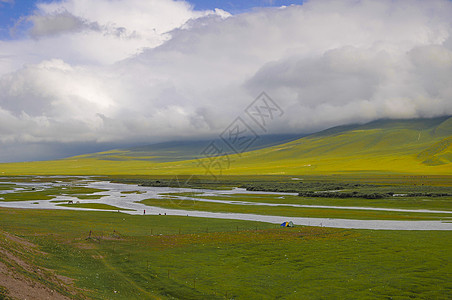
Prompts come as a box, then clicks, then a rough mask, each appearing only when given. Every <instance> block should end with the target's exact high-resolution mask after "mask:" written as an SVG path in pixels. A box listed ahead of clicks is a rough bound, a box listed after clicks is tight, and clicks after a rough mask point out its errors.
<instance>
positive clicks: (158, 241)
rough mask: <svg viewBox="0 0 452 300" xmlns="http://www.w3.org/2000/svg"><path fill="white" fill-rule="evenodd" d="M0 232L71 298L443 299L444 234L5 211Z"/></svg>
mask: <svg viewBox="0 0 452 300" xmlns="http://www.w3.org/2000/svg"><path fill="white" fill-rule="evenodd" d="M0 228H1V230H2V232H6V233H7V234H8V235H9V236H13V237H17V238H21V239H24V240H26V241H28V242H29V243H32V244H33V245H36V247H37V248H36V250H38V251H41V252H42V253H43V254H42V255H35V256H33V255H32V254H29V253H27V252H26V251H24V252H23V253H22V252H20V251H19V250H20V247H19V246H18V245H16V246H14V245H15V244H14V240H13V239H11V238H10V239H8V243H9V244H8V245H5V244H4V242H0V245H1V246H0V247H6V246H7V247H9V248H8V249H16V250H17V251H14V250H10V251H13V252H14V254H15V255H17V256H19V257H22V258H23V259H28V261H30V262H32V263H33V265H34V266H35V267H36V268H39V267H41V268H45V269H46V270H50V271H52V272H56V274H59V275H64V276H66V277H68V278H72V279H73V280H74V281H73V284H74V288H75V289H76V291H77V292H76V293H74V295H75V296H73V297H74V298H83V297H90V298H94V299H124V298H128V299H142V298H148V299H152V298H183V299H207V298H208V299H232V298H234V299H251V298H253V299H255V298H261V299H275V298H284V299H300V298H304V299H319V298H354V299H358V298H359V299H362V298H372V299H378V298H389V297H393V298H394V299H398V298H399V299H403V298H418V299H448V298H449V297H450V295H451V292H452V285H451V284H450V280H449V279H450V270H451V264H452V258H451V256H450V251H451V250H452V248H451V244H450V242H449V241H450V238H451V233H450V232H397V231H366V230H341V229H328V228H312V227H298V228H276V227H275V225H271V224H265V223H258V222H243V221H232V220H213V219H196V218H190V217H170V216H146V217H143V216H129V215H124V214H121V213H108V212H72V211H42V210H11V209H0ZM90 232H91V235H90ZM2 240H3V239H2ZM395 241H397V242H395ZM14 247H16V248H14ZM2 253H4V252H0V258H1V259H2V261H3V260H6V259H5V258H4V257H3V256H2ZM44 253H45V254H44ZM27 274H28V275H27ZM23 275H24V276H25V275H27V276H31V275H32V274H29V273H27V272H26V271H23ZM34 276H35V278H34V280H36V281H38V282H41V283H42V284H48V285H51V283H49V282H46V281H45V280H44V279H43V278H42V276H41V277H40V276H39V274H38V275H34ZM40 280H42V281H40ZM53 288H55V289H56V287H53ZM59 292H60V293H62V294H65V293H66V294H67V293H69V291H67V290H65V289H62V288H60V289H59Z"/></svg>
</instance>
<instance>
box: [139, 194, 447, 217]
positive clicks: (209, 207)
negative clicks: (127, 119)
mask: <svg viewBox="0 0 452 300" xmlns="http://www.w3.org/2000/svg"><path fill="white" fill-rule="evenodd" d="M140 203H143V204H145V205H148V206H157V207H161V208H167V209H183V210H196V211H209V212H223V213H243V214H258V215H271V216H287V217H306V218H333V219H356V220H439V219H447V218H452V215H450V214H439V213H415V212H393V211H372V210H348V209H330V208H300V207H291V206H264V205H239V204H224V203H213V202H203V201H193V200H180V199H176V200H175V199H146V200H142V201H140Z"/></svg>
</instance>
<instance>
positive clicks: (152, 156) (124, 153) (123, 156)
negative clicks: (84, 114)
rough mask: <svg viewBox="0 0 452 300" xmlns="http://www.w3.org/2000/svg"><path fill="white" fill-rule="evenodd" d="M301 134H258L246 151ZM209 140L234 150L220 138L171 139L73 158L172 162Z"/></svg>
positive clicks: (194, 153) (200, 148) (196, 153)
mask: <svg viewBox="0 0 452 300" xmlns="http://www.w3.org/2000/svg"><path fill="white" fill-rule="evenodd" d="M300 137H302V135H300V134H298V135H294V134H274V135H263V136H259V137H258V138H257V139H256V141H255V142H254V143H253V144H252V145H251V146H250V147H249V149H247V150H248V151H253V150H258V149H263V148H267V147H271V146H275V145H279V144H283V143H288V142H291V141H294V140H297V139H299V138H300ZM211 142H214V143H215V144H217V145H219V144H221V145H222V146H223V147H222V149H223V153H224V154H233V153H234V151H233V150H232V149H231V148H229V147H227V145H224V143H223V142H222V141H221V139H213V140H201V141H171V142H165V143H158V144H152V145H145V146H140V147H133V148H126V149H117V150H111V151H105V152H99V153H93V154H87V155H79V156H74V157H73V158H75V159H86V158H96V159H102V160H114V161H129V160H142V161H154V162H172V161H182V160H191V159H196V158H198V157H200V156H201V153H202V152H203V151H204V149H206V147H208V146H209V144H210V143H211Z"/></svg>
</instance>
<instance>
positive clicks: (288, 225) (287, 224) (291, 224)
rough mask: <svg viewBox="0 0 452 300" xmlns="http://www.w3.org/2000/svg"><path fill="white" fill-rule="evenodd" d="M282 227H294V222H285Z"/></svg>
mask: <svg viewBox="0 0 452 300" xmlns="http://www.w3.org/2000/svg"><path fill="white" fill-rule="evenodd" d="M281 226H282V227H293V222H292V221H289V222H284V223H282V224H281Z"/></svg>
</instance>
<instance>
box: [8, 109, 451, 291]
mask: <svg viewBox="0 0 452 300" xmlns="http://www.w3.org/2000/svg"><path fill="white" fill-rule="evenodd" d="M451 136H452V118H450V117H443V118H436V119H419V120H392V121H391V120H383V121H376V122H372V123H369V124H364V125H350V126H342V127H336V128H332V129H329V130H326V131H323V132H320V133H317V134H313V135H309V136H306V137H303V138H301V139H297V140H291V141H286V140H284V143H282V144H279V145H274V144H267V145H266V146H265V147H254V148H250V149H251V150H252V151H249V152H246V153H241V154H228V155H227V156H225V157H221V158H219V157H217V158H215V159H218V160H219V161H221V162H224V161H226V160H228V161H229V163H228V166H227V168H224V169H222V170H221V172H219V173H218V174H214V175H216V176H209V174H207V175H206V170H205V169H203V168H202V167H200V165H199V161H197V158H199V155H198V153H201V152H202V150H203V147H204V146H203V145H202V144H201V143H196V144H190V143H188V144H185V145H184V146H183V147H182V148H180V149H178V150H177V151H176V149H173V150H174V151H173V150H172V148H171V144H165V145H160V146H158V147H157V146H152V145H151V146H149V147H142V148H136V149H118V150H114V151H108V152H104V153H94V154H88V155H82V156H77V157H71V158H68V159H63V160H56V161H46V162H26V163H10V164H0V176H2V179H1V180H0V181H1V182H0V204H1V203H4V204H5V205H7V204H10V202H12V201H36V202H33V203H36V204H39V202H37V201H39V200H49V201H58V202H60V200H58V199H56V200H52V199H54V198H55V197H57V196H71V197H75V198H77V199H80V200H82V201H80V202H82V203H77V201H74V202H75V203H74V204H69V203H67V201H63V200H61V202H60V203H55V204H57V205H59V208H65V207H71V208H90V209H92V210H90V211H76V210H63V209H61V210H41V209H38V208H39V206H38V205H36V208H35V209H29V210H26V209H12V208H0V299H2V300H3V299H9V298H10V297H13V298H14V297H15V298H18V299H20V298H25V296H23V295H21V294H14V292H18V291H19V292H20V290H21V289H26V288H29V287H36V289H35V290H36V291H38V290H39V291H41V292H42V291H45V290H46V291H47V292H48V294H45V295H44V294H42V298H52V297H51V295H52V293H54V294H58V295H59V296H67V297H69V298H71V299H451V297H452V296H451V295H452V284H451V280H450V279H451V274H452V256H451V255H450V253H452V243H451V242H450V240H451V238H452V232H450V231H407V230H405V231H386V230H355V229H337V228H324V227H308V226H296V227H294V228H285V227H280V226H278V225H275V224H269V223H262V222H251V221H240V220H223V219H208V218H194V217H188V216H187V217H176V216H169V215H168V216H166V215H162V216H158V215H146V216H143V215H129V214H126V213H123V212H118V209H119V208H118V207H116V206H114V205H110V204H108V203H96V201H98V200H99V199H100V198H101V197H102V195H95V194H94V193H95V192H100V191H102V190H99V189H91V188H86V187H81V186H77V185H76V184H75V185H74V184H72V182H74V181H77V180H80V178H66V177H60V178H58V177H45V176H34V175H94V176H97V177H91V179H92V180H108V181H113V182H118V183H126V184H127V183H128V184H137V185H141V186H155V187H168V186H169V187H185V188H198V189H201V190H210V189H212V190H219V189H225V190H230V189H233V188H236V187H239V188H244V189H247V190H249V191H264V192H291V193H295V195H284V196H282V195H271V194H264V195H256V194H253V195H249V194H246V193H238V194H234V195H218V194H217V195H215V196H206V195H204V194H202V193H201V192H200V191H193V192H184V193H165V198H164V199H145V200H143V201H142V203H144V204H146V205H150V206H159V207H162V208H168V209H169V208H171V209H185V210H200V211H210V212H236V213H254V214H262V215H277V216H285V217H288V220H289V219H290V217H296V216H299V217H321V218H348V219H363V220H369V219H373V220H400V221H403V220H410V221H413V220H439V219H441V220H443V221H444V220H447V219H450V218H451V216H450V214H447V213H433V212H429V213H420V212H406V211H405V212H400V211H381V210H380V211H377V210H375V211H370V210H367V211H366V210H365V209H356V210H347V209H341V207H343V206H355V207H362V208H389V209H410V210H418V209H424V210H438V211H452V190H451V189H452V173H451V165H452V146H451V143H452V139H451ZM281 141H283V140H282V139H281ZM201 158H202V157H201ZM204 162H208V159H205V160H204ZM210 171H212V170H210ZM217 171H218V170H217ZM24 175H31V176H24ZM14 176H16V177H14ZM10 181H13V182H29V183H31V182H38V183H39V182H40V183H49V182H52V183H54V184H53V185H51V186H48V187H45V188H40V187H34V188H31V187H28V186H26V185H24V189H23V190H19V191H16V192H14V193H8V192H6V191H8V190H10V189H11V188H13V187H14V185H12V184H11V183H9V182H10ZM140 193H142V192H140V191H138V189H137V190H135V189H132V190H131V191H125V192H122V193H121V196H120V197H124V198H126V197H132V196H135V197H136V196H137V195H138V194H140ZM179 196H189V197H193V198H194V199H192V200H181V199H179V198H178V197H179ZM68 199H69V198H68ZM71 199H72V198H71ZM121 199H122V198H121ZM133 199H135V198H133ZM205 199H212V200H229V201H238V202H250V203H252V204H255V205H245V204H244V203H235V204H227V203H213V202H203V201H200V200H205ZM83 200H85V201H83ZM103 200H104V199H102V202H103ZM99 202H101V201H99ZM259 203H269V204H298V205H324V206H338V208H314V207H291V206H289V205H281V206H275V207H272V206H268V205H262V204H259ZM102 210H104V211H102ZM105 210H110V211H105ZM111 210H113V211H111ZM121 210H122V209H121ZM2 276H3V277H2ZM24 282H25V283H26V285H25V286H24V285H23V286H22V287H21V288H18V286H20V283H22V284H23V283H24ZM14 284H16V285H14ZM14 295H16V296H14Z"/></svg>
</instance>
